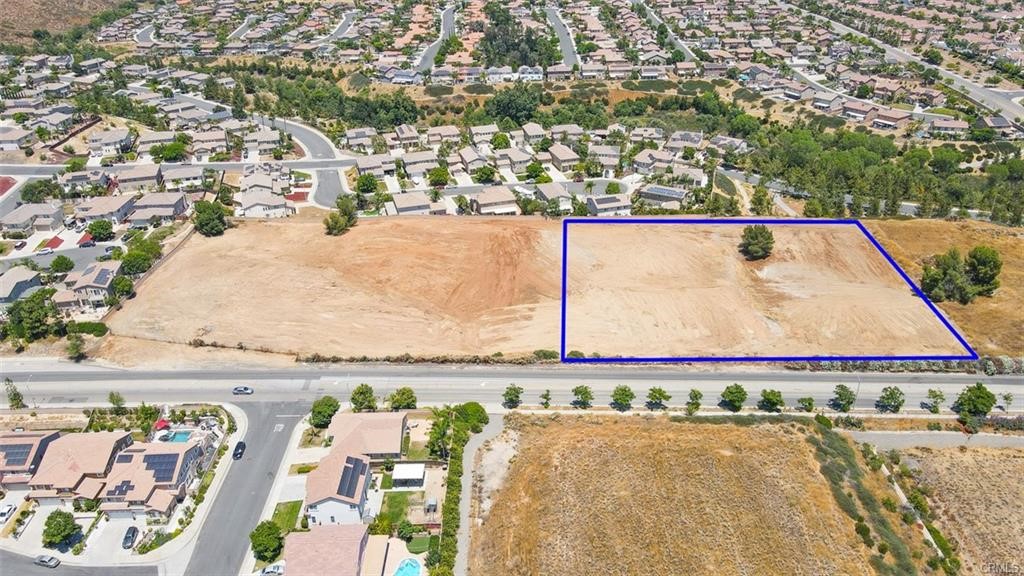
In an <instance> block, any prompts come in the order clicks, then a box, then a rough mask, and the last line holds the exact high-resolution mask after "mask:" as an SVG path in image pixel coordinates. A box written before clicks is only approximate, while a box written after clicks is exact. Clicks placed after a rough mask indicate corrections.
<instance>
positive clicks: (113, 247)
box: [103, 246, 118, 254]
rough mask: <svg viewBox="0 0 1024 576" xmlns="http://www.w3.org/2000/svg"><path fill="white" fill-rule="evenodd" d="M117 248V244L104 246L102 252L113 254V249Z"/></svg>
mask: <svg viewBox="0 0 1024 576" xmlns="http://www.w3.org/2000/svg"><path fill="white" fill-rule="evenodd" d="M117 248H118V247H117V246H107V247H106V248H104V249H103V252H104V253H106V254H113V253H114V250H117Z"/></svg>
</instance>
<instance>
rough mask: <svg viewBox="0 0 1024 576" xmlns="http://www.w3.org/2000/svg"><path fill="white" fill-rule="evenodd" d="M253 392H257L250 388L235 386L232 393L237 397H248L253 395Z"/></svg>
mask: <svg viewBox="0 0 1024 576" xmlns="http://www.w3.org/2000/svg"><path fill="white" fill-rule="evenodd" d="M253 392H255V390H253V389H252V388H249V387H248V386H235V387H234V388H233V389H232V390H231V393H232V394H234V395H235V396H248V395H249V394H252V393H253Z"/></svg>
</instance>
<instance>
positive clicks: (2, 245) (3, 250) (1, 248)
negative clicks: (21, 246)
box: [0, 242, 14, 256]
mask: <svg viewBox="0 0 1024 576" xmlns="http://www.w3.org/2000/svg"><path fill="white" fill-rule="evenodd" d="M12 246H14V242H0V256H4V255H6V254H7V253H8V252H10V251H11V247H12Z"/></svg>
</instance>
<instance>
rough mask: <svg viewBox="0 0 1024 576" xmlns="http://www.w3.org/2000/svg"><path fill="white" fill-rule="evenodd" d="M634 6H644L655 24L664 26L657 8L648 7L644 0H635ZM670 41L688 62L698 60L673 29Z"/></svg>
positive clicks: (669, 35) (670, 30)
mask: <svg viewBox="0 0 1024 576" xmlns="http://www.w3.org/2000/svg"><path fill="white" fill-rule="evenodd" d="M633 4H638V5H640V6H643V7H644V8H646V9H647V14H648V15H649V16H650V17H651V18H652V19H653V20H654V21H655V22H657V23H658V24H659V25H660V24H664V22H662V20H661V14H659V13H658V10H657V8H652V7H650V6H648V5H647V3H646V2H645V1H644V0H633ZM668 39H669V40H671V41H672V44H675V46H676V48H679V49H680V50H682V51H683V55H684V56H686V59H687V60H690V61H692V60H696V59H697V56H696V55H695V54H694V53H693V51H692V50H690V47H689V46H687V45H686V44H684V43H683V41H682V40H680V39H679V38H678V37H677V36H676V33H675V32H673V31H672V29H671V28H669V29H668Z"/></svg>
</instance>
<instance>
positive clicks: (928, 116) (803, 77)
mask: <svg viewBox="0 0 1024 576" xmlns="http://www.w3.org/2000/svg"><path fill="white" fill-rule="evenodd" d="M793 76H796V78H797V80H799V81H801V82H803V83H804V84H807V85H809V86H811V87H812V88H814V89H816V90H821V91H823V92H828V93H829V94H836V95H838V96H840V97H841V98H843V100H847V101H851V100H856V101H858V102H864V103H865V104H869V105H871V106H877V105H878V104H877V103H875V102H872V101H871V100H864V99H863V98H857V97H855V96H850V95H849V94H845V93H843V92H840V91H838V90H836V89H835V88H830V87H828V86H825V85H824V84H822V83H820V82H817V81H816V80H812V79H811V77H810V76H808V75H807V74H804V73H803V71H801V70H800V69H799V68H793ZM907 112H909V113H910V116H911V117H913V118H916V119H918V120H949V119H950V118H951V116H949V115H947V114H933V113H931V112H914V111H913V110H907Z"/></svg>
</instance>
